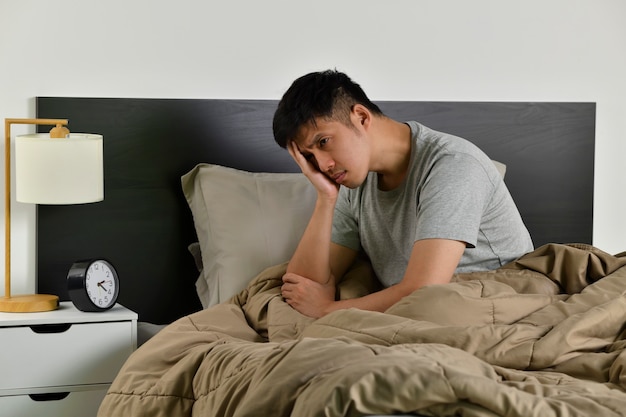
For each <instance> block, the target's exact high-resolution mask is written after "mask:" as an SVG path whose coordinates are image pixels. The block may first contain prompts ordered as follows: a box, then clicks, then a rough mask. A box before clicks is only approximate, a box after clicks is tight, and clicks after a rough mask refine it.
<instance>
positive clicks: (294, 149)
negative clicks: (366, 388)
mask: <svg viewBox="0 0 626 417" xmlns="http://www.w3.org/2000/svg"><path fill="white" fill-rule="evenodd" d="M273 128H274V137H275V139H276V142H277V143H278V144H279V145H280V146H282V147H283V148H287V150H288V151H289V153H290V154H291V156H292V157H293V159H294V160H295V161H296V163H297V164H298V165H299V167H300V169H301V170H302V172H303V173H304V175H306V177H307V178H308V179H309V180H310V181H311V183H312V184H313V185H314V186H315V188H316V190H317V194H318V197H317V202H316V205H315V209H314V211H313V214H312V216H311V219H310V221H309V224H308V226H307V228H306V230H305V232H304V234H303V236H302V238H301V240H300V243H299V245H298V247H297V249H296V251H295V253H294V255H293V257H292V259H291V260H290V262H289V265H288V267H287V273H286V274H285V275H284V277H283V286H282V295H283V297H284V298H285V300H286V301H287V303H289V305H291V306H292V307H293V308H295V309H296V310H298V311H299V312H301V313H302V314H305V315H307V316H311V317H321V316H324V315H326V314H328V313H330V312H332V311H335V310H337V309H343V308H360V309H366V310H374V311H385V310H386V309H388V308H389V307H391V306H392V305H393V304H395V303H396V302H397V301H399V300H400V299H401V298H402V297H404V296H406V295H408V294H410V293H411V292H413V291H415V290H416V289H418V288H420V287H423V286H425V285H432V284H445V283H448V282H450V279H451V278H452V275H453V274H454V273H455V272H471V271H479V270H489V269H495V268H498V267H500V266H501V265H504V264H505V263H507V262H510V261H512V260H514V259H516V258H518V257H519V256H521V255H523V254H525V253H527V252H529V251H531V250H533V244H532V241H531V238H530V235H529V233H528V230H527V229H526V227H525V225H524V223H523V221H522V219H521V217H520V214H519V212H518V210H517V208H516V206H515V203H514V202H513V199H512V198H511V195H510V194H509V192H508V190H507V188H506V186H505V185H504V182H503V180H502V177H501V176H500V174H499V173H498V171H497V169H496V168H495V165H494V164H493V163H492V161H491V160H490V159H489V158H488V157H487V156H486V155H485V154H484V153H483V152H482V151H481V150H479V149H478V148H477V147H476V146H474V145H473V144H471V143H470V142H468V141H466V140H464V139H461V138H458V137H455V136H452V135H448V134H445V133H441V132H436V131H434V130H431V129H429V128H427V127H425V126H423V125H421V124H419V123H417V122H407V123H401V122H399V121H396V120H393V119H391V118H389V117H387V116H386V115H384V114H383V113H382V112H381V110H380V109H379V108H378V107H377V106H376V105H375V104H374V103H372V102H371V101H370V100H369V99H368V98H367V96H366V95H365V93H364V92H363V90H362V89H361V87H360V86H359V85H358V84H356V83H354V82H353V81H352V80H350V78H349V77H348V76H347V75H345V74H343V73H340V72H337V71H324V72H316V73H310V74H307V75H305V76H302V77H300V78H298V79H297V80H296V81H294V83H293V84H292V85H291V87H290V88H289V89H288V90H287V92H286V93H285V94H284V96H283V97H282V99H281V101H280V103H279V105H278V109H277V110H276V113H275V115H274V121H273ZM361 250H363V251H364V252H365V253H366V254H367V256H368V257H369V259H370V261H371V263H372V267H373V268H374V272H375V273H376V275H377V277H378V279H379V280H380V281H381V283H382V284H383V286H384V287H385V288H384V289H383V290H381V291H378V292H376V293H373V294H370V295H367V296H365V297H362V298H357V299H352V300H340V301H336V300H335V281H336V278H338V277H341V276H343V274H344V273H345V272H346V271H347V269H348V268H349V267H350V265H351V264H352V263H353V262H354V260H355V259H356V257H357V255H358V253H359V251H361Z"/></svg>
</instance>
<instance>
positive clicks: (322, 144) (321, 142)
mask: <svg viewBox="0 0 626 417" xmlns="http://www.w3.org/2000/svg"><path fill="white" fill-rule="evenodd" d="M329 140H330V139H328V138H322V139H320V141H319V142H318V144H319V146H320V148H322V147H324V145H326V144H327V143H328V141H329Z"/></svg>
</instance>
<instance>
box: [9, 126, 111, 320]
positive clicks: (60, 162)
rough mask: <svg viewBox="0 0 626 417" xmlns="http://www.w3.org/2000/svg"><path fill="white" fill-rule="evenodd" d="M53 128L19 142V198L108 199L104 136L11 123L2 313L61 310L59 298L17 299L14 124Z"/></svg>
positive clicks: (56, 200)
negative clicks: (13, 237) (13, 239)
mask: <svg viewBox="0 0 626 417" xmlns="http://www.w3.org/2000/svg"><path fill="white" fill-rule="evenodd" d="M12 124H29V125H52V126H55V127H54V128H53V129H52V130H51V131H50V134H46V133H43V134H32V135H23V136H17V137H16V138H15V188H16V194H15V198H16V200H17V201H19V202H23V203H34V204H83V203H91V202H96V201H102V200H103V199H104V185H103V183H104V180H103V171H104V169H103V144H102V136H101V135H93V134H84V133H70V132H69V130H68V129H67V127H66V125H67V124H68V121H67V120H64V119H5V122H4V133H5V142H4V144H5V146H4V149H5V159H4V161H5V162H4V163H5V220H4V227H5V276H4V297H2V298H0V311H2V312H15V313H21V312H35V311H49V310H55V309H56V308H58V305H59V297H58V296H56V295H50V294H28V295H16V296H12V295H11V125H12Z"/></svg>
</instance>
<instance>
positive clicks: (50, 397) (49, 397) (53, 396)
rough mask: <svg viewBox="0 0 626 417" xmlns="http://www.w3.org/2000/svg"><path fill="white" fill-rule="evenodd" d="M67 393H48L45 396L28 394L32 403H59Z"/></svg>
mask: <svg viewBox="0 0 626 417" xmlns="http://www.w3.org/2000/svg"><path fill="white" fill-rule="evenodd" d="M68 395H70V393H69V392H48V393H46V394H28V396H29V397H30V399H31V400H33V401H60V400H63V399H65V398H66V397H67V396H68Z"/></svg>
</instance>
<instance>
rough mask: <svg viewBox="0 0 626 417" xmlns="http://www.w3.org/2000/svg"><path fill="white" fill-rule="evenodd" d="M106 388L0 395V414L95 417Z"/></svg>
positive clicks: (15, 416)
mask: <svg viewBox="0 0 626 417" xmlns="http://www.w3.org/2000/svg"><path fill="white" fill-rule="evenodd" d="M106 392H107V389H106V388H99V389H95V390H87V391H74V392H69V393H64V394H50V395H47V396H46V395H33V396H32V397H31V396H29V395H13V396H8V397H0V416H3V417H4V416H6V417H9V416H10V417H35V416H45V417H95V416H96V414H97V413H98V407H99V406H100V403H101V402H102V399H103V398H104V395H105V394H106Z"/></svg>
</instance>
